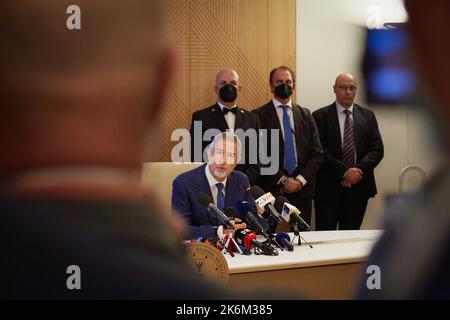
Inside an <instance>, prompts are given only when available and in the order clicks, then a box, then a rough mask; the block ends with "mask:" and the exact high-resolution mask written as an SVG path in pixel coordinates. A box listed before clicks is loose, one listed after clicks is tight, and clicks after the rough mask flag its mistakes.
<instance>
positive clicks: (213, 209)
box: [197, 192, 233, 228]
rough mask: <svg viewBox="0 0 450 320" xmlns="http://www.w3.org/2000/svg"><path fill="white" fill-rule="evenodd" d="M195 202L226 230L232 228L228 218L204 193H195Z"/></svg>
mask: <svg viewBox="0 0 450 320" xmlns="http://www.w3.org/2000/svg"><path fill="white" fill-rule="evenodd" d="M197 201H198V202H199V203H200V205H201V206H202V207H203V208H205V209H206V210H208V212H209V213H210V214H211V215H212V216H213V217H214V218H217V219H218V220H219V221H220V223H221V224H223V225H225V226H226V227H227V228H233V224H232V223H231V220H230V218H228V217H227V216H226V215H225V214H224V213H223V212H222V211H221V210H220V209H219V208H217V206H216V205H215V204H214V202H213V201H212V199H211V198H210V197H209V196H208V195H207V194H206V193H203V192H199V193H197Z"/></svg>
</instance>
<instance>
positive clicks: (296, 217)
mask: <svg viewBox="0 0 450 320" xmlns="http://www.w3.org/2000/svg"><path fill="white" fill-rule="evenodd" d="M275 208H277V210H279V211H280V212H281V216H282V217H283V219H284V220H286V222H288V223H290V222H291V221H294V222H295V223H296V224H297V225H298V226H300V227H301V228H302V229H304V230H305V231H310V230H311V227H310V226H309V224H307V223H306V221H305V220H303V219H302V217H300V214H301V212H300V210H298V209H297V208H296V207H295V206H293V205H292V204H290V203H289V201H288V200H287V199H286V198H285V197H283V196H279V197H277V199H276V200H275Z"/></svg>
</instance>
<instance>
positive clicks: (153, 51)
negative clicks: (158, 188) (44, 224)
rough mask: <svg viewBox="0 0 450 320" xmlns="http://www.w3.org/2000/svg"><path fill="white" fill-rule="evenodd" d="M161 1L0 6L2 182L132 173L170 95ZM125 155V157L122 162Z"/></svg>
mask: <svg viewBox="0 0 450 320" xmlns="http://www.w3.org/2000/svg"><path fill="white" fill-rule="evenodd" d="M162 2H163V1H162V0H160V1H148V0H129V1H128V0H127V1H100V0H96V1H91V0H79V1H77V2H76V4H77V5H78V6H79V7H80V9H81V30H68V28H67V26H66V19H67V18H68V17H69V15H70V14H67V13H66V10H67V7H68V6H69V5H70V4H71V3H70V2H66V1H60V0H42V1H34V0H22V1H13V0H5V1H1V2H0V39H1V41H0V68H1V70H2V72H1V73H0V104H1V105H2V116H1V117H0V149H1V150H2V152H1V155H0V173H1V171H5V170H9V169H21V168H29V167H35V166H47V165H64V164H70V165H91V164H93V165H113V166H114V165H118V166H122V165H124V166H138V165H139V164H140V162H141V161H142V157H143V152H144V149H149V146H147V145H145V137H146V134H147V131H148V129H149V127H152V125H153V124H154V123H157V121H158V110H159V107H160V106H161V104H162V99H163V96H164V95H165V92H166V91H167V83H168V82H169V81H168V80H169V78H170V76H169V75H170V69H171V68H170V66H171V61H172V60H171V55H170V54H169V52H170V51H169V50H168V49H167V47H166V45H165V41H164V39H163V37H162V34H163V31H164V30H163V27H164V18H163V17H164V15H163V11H162ZM121 154H122V155H121Z"/></svg>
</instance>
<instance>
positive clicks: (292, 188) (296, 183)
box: [281, 178, 303, 193]
mask: <svg viewBox="0 0 450 320" xmlns="http://www.w3.org/2000/svg"><path fill="white" fill-rule="evenodd" d="M302 186H303V184H302V183H301V182H300V180H298V179H294V178H288V183H286V185H284V186H283V187H282V189H281V190H282V192H284V193H293V192H298V191H300V189H301V188H302Z"/></svg>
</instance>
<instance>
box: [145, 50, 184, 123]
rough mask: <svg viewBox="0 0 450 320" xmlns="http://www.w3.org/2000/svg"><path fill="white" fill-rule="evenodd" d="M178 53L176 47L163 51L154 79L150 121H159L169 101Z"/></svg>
mask: <svg viewBox="0 0 450 320" xmlns="http://www.w3.org/2000/svg"><path fill="white" fill-rule="evenodd" d="M176 57H177V53H176V50H175V49H174V48H169V47H167V48H165V49H164V50H163V52H162V53H161V59H160V62H159V64H158V65H157V66H156V68H157V71H156V73H155V79H154V81H153V83H154V88H153V97H152V99H151V100H150V102H149V103H150V104H151V105H150V106H149V110H148V114H147V117H148V120H149V121H150V122H155V121H158V120H159V118H160V116H161V111H162V107H163V106H164V103H165V102H166V101H167V95H168V93H169V88H170V86H171V85H172V80H173V79H174V77H175V66H176V61H177V59H176Z"/></svg>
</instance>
